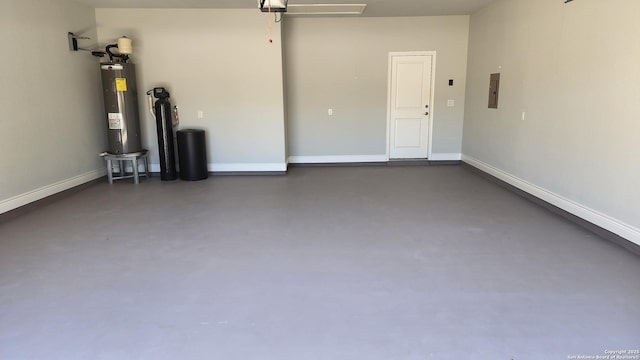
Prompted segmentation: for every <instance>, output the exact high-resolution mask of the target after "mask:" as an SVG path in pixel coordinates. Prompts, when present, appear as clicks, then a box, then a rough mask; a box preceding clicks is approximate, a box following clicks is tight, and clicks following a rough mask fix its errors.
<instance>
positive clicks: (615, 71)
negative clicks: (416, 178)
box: [463, 0, 640, 229]
mask: <svg viewBox="0 0 640 360" xmlns="http://www.w3.org/2000/svg"><path fill="white" fill-rule="evenodd" d="M638 14H640V2H639V1H637V0H615V1H598V0H581V1H574V2H572V3H569V4H566V5H565V4H563V2H562V1H556V0H536V1H531V0H498V1H497V2H496V3H494V4H492V5H491V6H489V7H488V8H486V9H484V10H482V11H480V12H479V13H477V14H474V15H473V16H472V17H471V30H470V33H471V36H470V47H469V70H468V72H469V75H468V86H467V92H466V93H467V105H466V115H465V123H464V147H463V150H464V154H465V155H467V156H470V157H473V158H475V159H478V160H480V161H482V162H484V163H487V164H489V165H491V166H493V167H495V168H498V169H500V170H502V171H504V172H506V173H508V174H511V175H513V176H516V177H518V178H520V179H523V180H525V181H527V182H529V183H531V184H533V185H534V186H537V187H541V188H543V189H546V190H548V191H551V192H553V193H555V194H558V195H559V196H561V197H564V198H566V199H568V200H569V201H571V202H574V203H578V204H580V205H582V206H586V207H588V208H590V209H593V210H595V211H597V212H600V213H602V214H604V215H605V216H608V217H611V218H613V219H615V220H617V221H620V222H623V223H626V224H628V225H631V226H633V227H635V228H636V229H638V228H640V206H639V205H638V204H640V190H639V189H640V186H639V185H638V184H640V161H638V159H640V121H639V114H640V66H639V65H638V64H640V40H639V39H640V22H638ZM500 66H501V67H502V69H499V67H500ZM493 72H501V73H502V79H501V94H500V95H501V97H500V108H499V109H498V110H491V109H487V100H488V85H489V74H491V73H493ZM523 111H526V119H525V120H524V121H522V120H521V114H522V112H523Z"/></svg>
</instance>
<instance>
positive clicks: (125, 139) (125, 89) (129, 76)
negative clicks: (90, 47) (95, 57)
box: [100, 62, 142, 154]
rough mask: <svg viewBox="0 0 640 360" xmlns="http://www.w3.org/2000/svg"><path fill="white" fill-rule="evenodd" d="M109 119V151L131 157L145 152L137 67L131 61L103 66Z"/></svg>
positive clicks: (105, 104) (103, 82)
mask: <svg viewBox="0 0 640 360" xmlns="http://www.w3.org/2000/svg"><path fill="white" fill-rule="evenodd" d="M100 68H101V74H102V88H103V94H104V108H105V117H106V120H107V128H108V130H107V139H108V147H107V152H109V153H111V154H129V153H134V152H138V151H141V150H142V139H141V136H140V112H139V111H138V89H137V86H136V67H135V65H134V64H132V63H127V62H109V63H102V64H100Z"/></svg>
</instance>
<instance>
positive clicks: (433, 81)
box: [386, 51, 436, 161]
mask: <svg viewBox="0 0 640 360" xmlns="http://www.w3.org/2000/svg"><path fill="white" fill-rule="evenodd" d="M394 56H431V84H429V85H430V86H431V99H430V100H429V101H430V104H429V108H430V109H431V111H429V118H428V119H427V122H428V123H429V125H428V127H429V136H428V140H427V142H428V144H427V159H431V151H432V147H433V113H434V112H435V90H436V51H392V52H389V74H388V79H387V154H386V157H387V161H389V160H391V148H390V147H391V138H390V136H391V128H390V127H391V92H392V91H393V84H392V79H391V76H392V74H393V57H394Z"/></svg>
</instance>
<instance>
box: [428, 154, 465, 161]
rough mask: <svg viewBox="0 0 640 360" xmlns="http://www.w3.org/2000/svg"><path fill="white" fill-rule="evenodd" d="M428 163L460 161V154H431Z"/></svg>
mask: <svg viewBox="0 0 640 360" xmlns="http://www.w3.org/2000/svg"><path fill="white" fill-rule="evenodd" d="M429 160H430V161H460V160H462V154H460V153H440V154H431V157H430V158H429Z"/></svg>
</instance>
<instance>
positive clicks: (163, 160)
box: [153, 87, 178, 181]
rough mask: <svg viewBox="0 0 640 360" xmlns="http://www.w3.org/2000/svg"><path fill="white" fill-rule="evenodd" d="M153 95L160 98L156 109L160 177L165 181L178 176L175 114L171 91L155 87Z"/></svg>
mask: <svg viewBox="0 0 640 360" xmlns="http://www.w3.org/2000/svg"><path fill="white" fill-rule="evenodd" d="M153 96H155V97H156V99H158V100H157V101H156V103H155V106H154V109H155V114H156V126H157V129H158V152H159V155H160V178H161V179H162V180H163V181H167V180H175V179H177V178H178V173H177V172H176V155H175V150H174V146H175V145H174V142H173V115H172V113H171V101H169V92H168V91H167V90H166V89H165V88H161V87H160V88H154V89H153Z"/></svg>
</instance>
